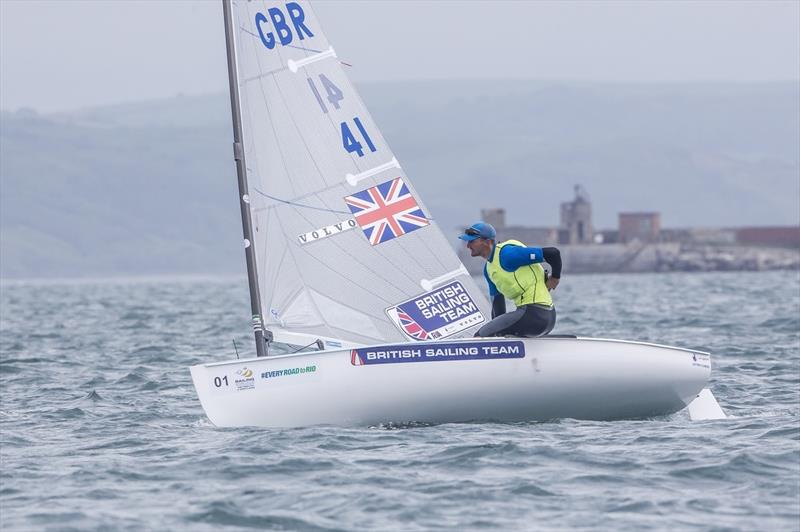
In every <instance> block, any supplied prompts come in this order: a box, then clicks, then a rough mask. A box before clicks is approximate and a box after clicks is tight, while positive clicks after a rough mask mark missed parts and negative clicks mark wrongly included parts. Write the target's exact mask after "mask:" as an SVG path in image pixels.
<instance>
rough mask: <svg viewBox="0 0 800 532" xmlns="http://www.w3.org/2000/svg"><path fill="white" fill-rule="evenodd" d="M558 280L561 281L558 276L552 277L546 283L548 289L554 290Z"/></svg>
mask: <svg viewBox="0 0 800 532" xmlns="http://www.w3.org/2000/svg"><path fill="white" fill-rule="evenodd" d="M558 281H560V279H559V278H558V277H550V278H549V279H547V281H546V282H545V283H544V284H545V286H547V289H548V290H550V291H553V290H555V289H556V286H558Z"/></svg>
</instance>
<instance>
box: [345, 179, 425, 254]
mask: <svg viewBox="0 0 800 532" xmlns="http://www.w3.org/2000/svg"><path fill="white" fill-rule="evenodd" d="M344 201H345V203H347V206H348V207H349V208H350V212H351V213H353V216H354V217H355V220H356V223H358V225H359V227H361V229H362V230H363V231H364V236H366V237H367V240H369V243H370V244H372V245H373V246H377V245H378V244H381V243H383V242H387V241H389V240H392V239H394V238H398V237H401V236H403V235H405V234H407V233H410V232H411V231H416V230H417V229H420V228H422V227H425V226H426V225H430V222H429V221H428V219H427V218H426V217H425V213H423V212H422V209H421V208H420V207H419V205H418V204H417V200H416V199H415V198H414V196H413V195H412V194H411V191H410V190H409V189H408V187H407V186H406V184H405V183H404V182H403V178H401V177H397V178H395V179H392V180H391V181H387V182H385V183H381V184H380V185H377V186H374V187H372V188H368V189H366V190H362V191H361V192H356V193H355V194H353V195H352V196H346V197H345V198H344Z"/></svg>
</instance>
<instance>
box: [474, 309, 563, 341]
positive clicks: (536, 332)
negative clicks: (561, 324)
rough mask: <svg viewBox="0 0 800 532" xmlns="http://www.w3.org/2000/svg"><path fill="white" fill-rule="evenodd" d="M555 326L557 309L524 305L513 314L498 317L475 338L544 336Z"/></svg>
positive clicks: (480, 330) (479, 330)
mask: <svg viewBox="0 0 800 532" xmlns="http://www.w3.org/2000/svg"><path fill="white" fill-rule="evenodd" d="M555 324H556V309H555V307H545V306H543V305H536V304H533V305H522V306H521V307H517V309H516V310H515V311H513V312H508V313H506V314H502V315H500V316H497V317H496V318H495V319H493V320H492V321H490V322H489V323H487V324H486V325H484V326H483V327H481V328H480V329H478V332H477V333H475V336H544V335H545V334H548V333H549V332H550V331H552V330H553V327H554V326H555Z"/></svg>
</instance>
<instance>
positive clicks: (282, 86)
mask: <svg viewBox="0 0 800 532" xmlns="http://www.w3.org/2000/svg"><path fill="white" fill-rule="evenodd" d="M233 13H234V18H235V20H234V22H235V24H234V27H235V28H238V36H237V39H236V40H235V42H236V45H237V46H238V53H237V60H238V68H237V74H238V76H239V91H240V99H241V109H242V125H243V130H244V139H243V143H244V144H243V145H244V150H245V153H246V157H247V162H248V165H247V179H248V181H249V183H250V189H251V191H252V193H251V194H250V201H249V208H250V214H251V216H252V220H253V234H254V236H253V240H254V242H253V245H254V247H255V249H256V253H255V257H256V261H257V266H258V271H259V276H260V283H259V284H260V294H259V296H260V300H261V305H262V313H261V314H262V315H263V316H264V319H265V322H266V326H267V327H268V328H269V327H276V328H280V329H281V330H284V331H286V332H288V333H301V334H307V335H319V336H320V337H327V338H339V339H342V340H343V341H346V342H351V343H353V344H369V343H376V342H389V341H401V340H406V339H409V338H411V339H420V338H428V339H429V340H430V339H437V338H440V337H441V338H444V337H450V336H452V337H457V336H464V335H471V334H472V333H473V332H474V330H475V328H476V327H477V326H479V325H480V323H482V322H483V321H484V319H485V318H484V316H485V314H486V313H487V310H488V303H487V301H486V299H485V297H484V296H483V294H481V293H480V291H479V290H478V288H477V286H476V285H475V283H474V282H473V281H472V279H471V278H470V277H469V276H468V275H467V274H466V272H465V271H464V274H463V275H460V276H459V275H458V274H456V280H455V281H453V282H452V283H451V284H448V285H446V286H445V288H443V289H438V288H437V287H434V286H429V287H428V290H425V289H423V288H422V286H423V285H424V284H425V283H426V282H429V281H430V280H437V279H442V278H443V276H448V275H450V274H451V273H452V272H460V271H462V270H463V266H462V264H461V262H460V261H459V260H458V258H457V257H456V255H455V253H454V252H453V250H452V248H451V246H450V243H449V242H448V240H447V239H446V238H445V237H444V235H443V234H442V232H441V231H440V229H439V227H438V226H437V224H436V222H435V218H434V217H433V216H432V214H431V211H430V209H429V208H428V206H427V205H426V204H425V202H424V201H423V200H422V198H421V197H420V196H419V194H418V192H417V191H416V189H415V188H414V186H413V183H412V182H411V180H410V179H409V176H408V175H407V174H406V173H405V171H404V169H403V167H402V165H401V164H400V163H399V161H398V160H397V158H396V157H395V155H394V153H392V151H391V149H390V148H389V146H388V144H387V142H386V140H385V139H384V138H383V136H382V135H381V132H380V130H379V129H378V127H377V126H376V124H375V122H374V120H373V119H372V116H371V115H370V113H369V112H368V111H367V109H366V107H365V106H364V103H363V101H362V100H361V98H360V97H359V95H358V93H357V92H356V90H355V88H354V87H353V85H352V84H351V83H350V81H349V79H348V78H347V76H346V74H345V72H344V70H343V67H342V62H341V61H340V60H339V59H338V57H336V52H335V50H334V48H333V47H332V46H331V44H330V43H329V42H328V41H327V39H326V37H325V35H324V33H323V32H322V30H321V28H320V27H319V23H318V21H317V19H316V16H315V14H314V12H313V10H312V9H311V6H310V5H309V4H308V2H305V1H296V2H284V3H275V2H268V1H252V2H246V3H243V2H234V3H233ZM448 279H449V277H448ZM431 290H432V292H431ZM437 290H438V291H437ZM427 292H431V293H427ZM434 322H435V323H434ZM426 327H428V328H429V329H430V331H429V332H430V335H427V333H425V334H423V333H419V330H420V328H421V329H423V330H424V329H425V328H426ZM433 329H435V331H434V330H433ZM409 331H411V332H409Z"/></svg>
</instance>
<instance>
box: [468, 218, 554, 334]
mask: <svg viewBox="0 0 800 532" xmlns="http://www.w3.org/2000/svg"><path fill="white" fill-rule="evenodd" d="M458 238H460V239H461V240H464V241H466V242H467V247H468V248H469V250H470V253H471V254H472V256H473V257H483V258H484V259H485V260H486V265H485V266H484V268H483V276H484V277H485V278H486V282H487V283H488V284H489V298H490V299H491V300H492V321H490V322H489V323H487V324H486V325H484V326H483V327H481V328H480V329H479V330H478V332H477V333H475V336H506V335H510V336H544V335H545V334H547V333H549V332H550V331H552V330H553V326H554V325H555V324H556V309H555V307H554V306H553V299H552V297H550V291H551V290H555V288H556V287H557V286H558V282H559V280H560V278H561V253H560V252H559V251H558V249H557V248H553V247H548V248H533V247H527V246H526V245H525V244H523V243H522V242H520V241H518V240H506V241H504V242H500V243H497V242H496V238H497V232H496V231H495V230H494V227H492V226H491V225H490V224H488V223H486V222H477V223H475V224H472V226H470V227H467V228H466V229H465V230H464V234H462V235H461V236H459V237H458ZM542 262H546V263H548V264H549V265H550V267H551V268H552V273H551V274H550V275H549V276H548V275H547V274H546V272H545V271H544V268H542V265H541V263H542ZM506 298H508V299H511V300H512V301H514V304H515V305H516V306H517V309H516V310H514V311H513V312H509V313H508V314H506Z"/></svg>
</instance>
